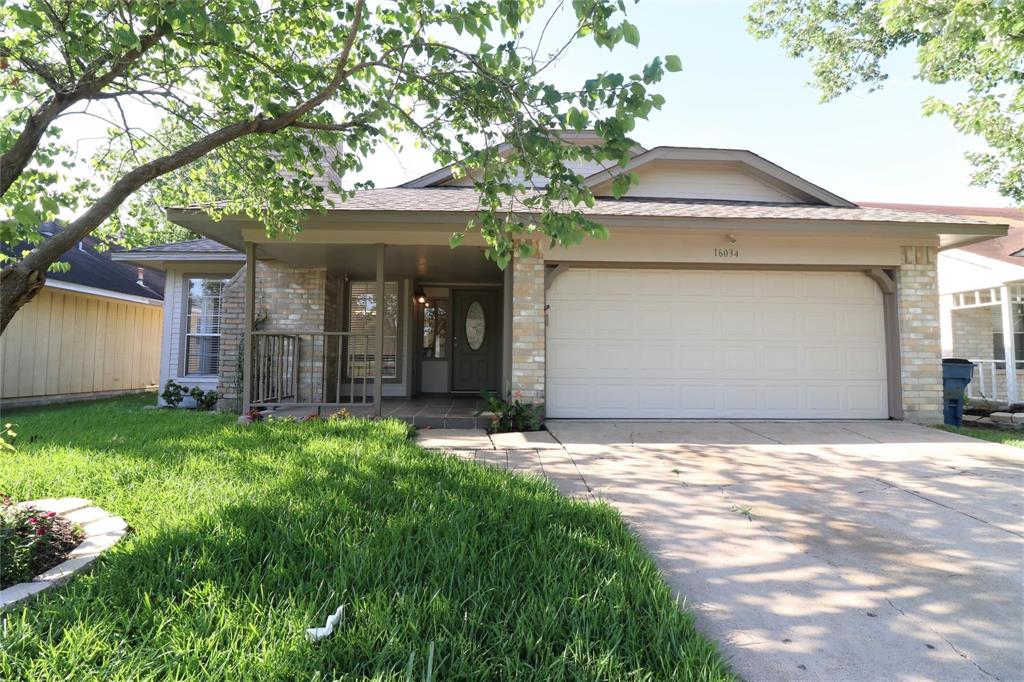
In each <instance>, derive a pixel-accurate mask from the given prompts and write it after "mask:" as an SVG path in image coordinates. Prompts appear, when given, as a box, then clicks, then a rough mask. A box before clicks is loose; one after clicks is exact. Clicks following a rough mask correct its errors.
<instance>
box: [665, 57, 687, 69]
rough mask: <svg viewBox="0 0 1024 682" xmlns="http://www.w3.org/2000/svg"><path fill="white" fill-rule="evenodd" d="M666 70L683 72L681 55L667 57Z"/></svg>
mask: <svg viewBox="0 0 1024 682" xmlns="http://www.w3.org/2000/svg"><path fill="white" fill-rule="evenodd" d="M665 70H667V71H672V72H673V73H675V72H676V71H682V70H683V62H682V61H681V60H680V59H679V55H674V54H670V55H665Z"/></svg>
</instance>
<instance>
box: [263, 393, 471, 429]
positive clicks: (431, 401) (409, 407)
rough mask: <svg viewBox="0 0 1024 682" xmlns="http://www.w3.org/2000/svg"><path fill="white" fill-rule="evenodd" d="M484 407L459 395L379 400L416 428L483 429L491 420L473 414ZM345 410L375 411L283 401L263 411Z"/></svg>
mask: <svg viewBox="0 0 1024 682" xmlns="http://www.w3.org/2000/svg"><path fill="white" fill-rule="evenodd" d="M484 406H485V404H484V402H483V400H480V399H479V398H472V397H460V396H442V395H431V396H419V397H416V398H384V399H383V400H382V401H381V410H380V415H381V416H382V417H384V418H394V419H399V420H401V421H404V422H405V423H407V424H410V425H412V426H415V427H416V428H418V429H486V428H487V427H488V426H489V425H490V422H491V419H490V417H489V416H488V415H486V414H484V415H479V416H478V415H477V413H478V412H479V411H480V410H481V409H483V407H484ZM341 409H345V410H347V411H348V412H349V413H351V414H352V415H354V416H373V415H374V414H376V411H375V410H374V407H373V405H372V404H366V405H350V406H345V407H335V406H331V405H318V406H314V407H312V408H302V407H296V406H294V405H290V404H288V403H283V404H280V405H277V406H271V407H267V408H265V409H264V411H265V413H266V414H272V415H274V416H275V417H295V418H296V419H301V418H304V417H308V416H310V415H314V414H315V415H317V416H318V417H329V416H330V415H332V414H334V413H336V412H337V411H339V410H341Z"/></svg>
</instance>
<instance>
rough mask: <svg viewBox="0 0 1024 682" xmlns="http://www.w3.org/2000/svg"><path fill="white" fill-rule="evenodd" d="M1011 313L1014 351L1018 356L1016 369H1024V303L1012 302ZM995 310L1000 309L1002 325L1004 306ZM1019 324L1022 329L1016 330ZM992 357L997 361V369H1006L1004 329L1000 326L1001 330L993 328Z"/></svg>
mask: <svg viewBox="0 0 1024 682" xmlns="http://www.w3.org/2000/svg"><path fill="white" fill-rule="evenodd" d="M1010 307H1011V313H1012V316H1013V326H1014V332H1013V352H1014V354H1015V355H1016V356H1017V357H1016V358H1014V364H1015V365H1016V367H1015V368H1016V369H1024V303H1016V302H1012V303H1010ZM995 310H997V311H1000V327H1001V326H1002V317H1001V311H1002V306H997V307H996V308H995ZM1018 322H1019V323H1020V324H1019V326H1020V327H1021V329H1022V331H1016V328H1017V327H1018ZM992 359H993V360H995V361H996V369H1006V353H1005V346H1004V345H1003V330H1002V328H1000V330H999V331H996V330H995V329H994V328H993V329H992Z"/></svg>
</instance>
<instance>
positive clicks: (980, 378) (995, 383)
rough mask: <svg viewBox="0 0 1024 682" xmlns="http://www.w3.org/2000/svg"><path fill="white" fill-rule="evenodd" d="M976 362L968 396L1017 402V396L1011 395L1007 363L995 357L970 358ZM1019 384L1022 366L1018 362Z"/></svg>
mask: <svg viewBox="0 0 1024 682" xmlns="http://www.w3.org/2000/svg"><path fill="white" fill-rule="evenodd" d="M970 361H971V362H973V363H974V377H973V378H972V379H971V383H969V384H967V397H968V398H974V399H982V400H995V401H999V402H1015V401H1016V400H1017V398H1016V396H1014V397H1012V398H1011V396H1010V395H1009V390H1008V387H1007V382H1006V372H1007V363H1006V361H1005V360H997V359H995V358H970ZM1011 364H1012V363H1011ZM1017 364H1018V367H1017V377H1018V381H1017V384H1018V386H1019V385H1021V378H1022V376H1021V375H1022V368H1021V367H1020V366H1019V365H1020V363H1017Z"/></svg>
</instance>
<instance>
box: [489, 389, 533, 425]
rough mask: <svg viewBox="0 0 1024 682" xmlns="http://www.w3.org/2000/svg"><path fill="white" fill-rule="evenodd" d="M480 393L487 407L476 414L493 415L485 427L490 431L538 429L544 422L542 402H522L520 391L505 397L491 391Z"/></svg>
mask: <svg viewBox="0 0 1024 682" xmlns="http://www.w3.org/2000/svg"><path fill="white" fill-rule="evenodd" d="M480 395H481V396H483V399H484V400H485V401H486V402H487V407H486V408H485V409H482V410H480V411H479V412H477V413H476V414H477V416H480V415H481V414H483V413H485V412H490V413H491V414H493V415H494V417H493V418H492V419H491V425H490V427H489V428H488V429H487V430H488V431H490V432H491V433H508V432H510V431H540V427H541V425H542V424H543V423H544V417H543V414H544V403H524V402H523V401H522V397H523V392H522V391H515V392H514V393H509V395H508V397H507V398H502V397H501V396H500V395H498V394H497V393H494V392H492V391H480Z"/></svg>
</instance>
